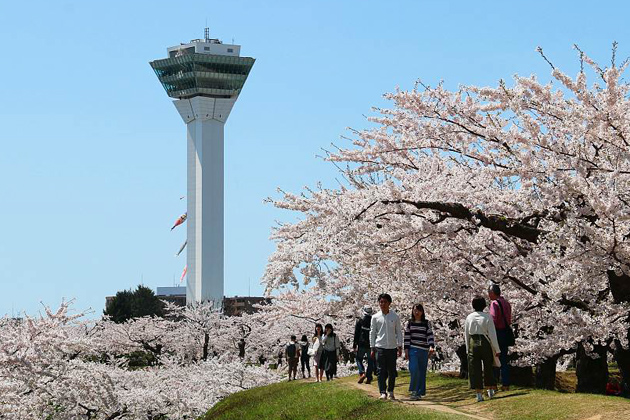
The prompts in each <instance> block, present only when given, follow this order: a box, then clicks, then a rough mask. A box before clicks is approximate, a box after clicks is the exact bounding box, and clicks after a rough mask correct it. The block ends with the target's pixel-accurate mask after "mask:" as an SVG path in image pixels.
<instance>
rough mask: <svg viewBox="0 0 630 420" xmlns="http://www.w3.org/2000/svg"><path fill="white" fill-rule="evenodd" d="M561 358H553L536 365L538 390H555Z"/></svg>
mask: <svg viewBox="0 0 630 420" xmlns="http://www.w3.org/2000/svg"><path fill="white" fill-rule="evenodd" d="M558 357H559V356H553V357H550V358H548V359H547V360H545V361H544V362H542V363H540V364H538V365H536V383H535V385H536V388H541V389H555V387H556V365H557V363H558Z"/></svg>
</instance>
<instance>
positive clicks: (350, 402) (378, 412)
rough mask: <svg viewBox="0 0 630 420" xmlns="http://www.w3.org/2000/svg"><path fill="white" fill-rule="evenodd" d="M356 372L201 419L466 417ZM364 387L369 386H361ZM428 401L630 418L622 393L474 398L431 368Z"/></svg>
mask: <svg viewBox="0 0 630 420" xmlns="http://www.w3.org/2000/svg"><path fill="white" fill-rule="evenodd" d="M355 380H356V376H352V377H349V378H343V379H339V380H335V381H333V382H323V383H314V382H306V381H296V382H282V383H278V384H274V385H270V386H266V387H261V388H254V389H250V390H247V391H243V392H239V393H237V394H233V395H231V396H230V397H228V398H226V399H225V400H223V401H221V402H220V403H218V404H217V405H215V406H214V407H213V408H212V409H211V410H210V411H209V412H208V413H207V414H206V415H205V416H204V417H202V419H204V420H210V419H213V420H248V419H256V420H266V419H281V420H292V419H295V420H297V419H300V420H301V419H304V420H315V419H317V420H319V419H343V420H355V419H356V420H371V419H375V420H376V419H379V420H386V419H415V420H422V419H436V420H437V419H444V420H446V419H457V420H463V419H466V418H468V417H465V416H460V415H455V414H447V413H440V412H436V411H433V410H429V409H427V408H422V407H418V406H413V405H410V404H400V403H396V402H391V401H379V400H377V399H375V398H374V397H371V396H369V395H368V393H366V392H363V391H361V390H359V389H356V388H355V387H354V386H352V382H354V381H355ZM408 384H409V375H408V374H407V373H406V372H401V374H400V376H399V377H398V379H397V382H396V391H395V392H396V394H397V396H398V397H399V398H403V399H404V398H405V397H406V396H407V392H406V390H407V387H408ZM362 387H365V388H366V389H369V387H374V388H373V389H376V383H375V382H374V383H373V384H372V385H362ZM426 399H427V400H430V401H432V402H435V403H438V404H442V405H445V406H448V407H451V408H454V409H456V410H458V411H460V412H464V413H469V414H474V415H477V416H482V417H485V418H488V419H495V420H508V419H509V420H546V419H549V420H552V419H553V420H556V419H557V420H586V419H589V420H591V419H592V420H596V419H597V420H600V419H601V420H606V419H614V420H617V419H630V401H628V400H626V399H623V398H620V397H607V396H603V395H591V394H574V393H567V392H557V391H543V390H532V389H528V388H519V387H515V388H512V389H511V390H510V391H507V392H499V393H498V394H497V396H496V397H495V398H494V399H492V400H486V401H484V402H482V403H477V402H475V400H474V395H473V392H472V391H471V390H470V389H468V382H467V381H465V380H461V379H459V378H456V377H451V376H444V375H439V374H433V373H430V374H429V376H428V379H427V396H426Z"/></svg>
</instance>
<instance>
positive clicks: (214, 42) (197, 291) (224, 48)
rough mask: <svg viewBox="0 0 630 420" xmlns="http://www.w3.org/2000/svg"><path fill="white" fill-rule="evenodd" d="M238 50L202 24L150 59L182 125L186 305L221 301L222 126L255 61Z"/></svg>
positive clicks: (218, 303) (222, 255) (222, 233)
mask: <svg viewBox="0 0 630 420" xmlns="http://www.w3.org/2000/svg"><path fill="white" fill-rule="evenodd" d="M240 50H241V47H240V45H233V44H223V43H222V42H221V41H220V40H218V39H211V38H209V36H208V29H207V28H206V31H205V37H204V39H194V40H192V41H190V42H189V43H186V44H180V45H178V46H174V47H170V48H167V54H168V57H167V58H164V59H160V60H155V61H152V62H151V63H150V64H151V67H152V68H153V70H154V71H155V74H156V75H157V77H158V79H159V81H160V83H161V84H162V86H163V87H164V90H166V93H167V94H168V96H169V97H171V98H173V99H174V101H173V103H174V105H175V108H177V111H178V112H179V115H180V116H181V117H182V120H184V123H185V124H186V131H187V195H186V198H187V210H188V219H187V223H188V226H187V231H186V233H187V237H188V249H187V253H186V259H187V265H188V270H187V278H186V302H187V303H189V304H190V303H196V302H202V301H213V302H214V303H215V305H217V306H219V305H220V304H221V302H222V300H223V287H224V284H223V282H224V279H223V257H224V251H223V243H224V240H223V236H224V230H223V219H224V217H223V212H224V210H223V200H224V174H223V172H224V163H223V162H224V159H223V154H224V144H223V143H224V126H225V122H226V121H227V119H228V117H229V115H230V112H231V111H232V107H233V106H234V103H235V102H236V99H237V98H238V96H239V94H240V92H241V90H242V89H243V85H244V84H245V81H246V80H247V76H248V75H249V72H250V70H251V68H252V66H253V65H254V61H255V60H254V59H253V58H251V57H241V56H240Z"/></svg>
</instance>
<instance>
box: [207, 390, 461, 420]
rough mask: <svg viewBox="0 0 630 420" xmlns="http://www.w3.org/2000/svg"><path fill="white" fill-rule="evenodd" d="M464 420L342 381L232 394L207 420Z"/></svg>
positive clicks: (213, 409)
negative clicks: (380, 397)
mask: <svg viewBox="0 0 630 420" xmlns="http://www.w3.org/2000/svg"><path fill="white" fill-rule="evenodd" d="M463 418H464V417H461V416H451V415H447V414H442V413H435V412H433V411H428V410H424V409H420V408H416V407H410V406H406V405H402V404H392V403H390V402H388V401H379V400H377V399H375V398H371V397H369V396H367V395H366V394H365V393H364V392H362V391H360V390H356V389H352V388H349V387H348V386H347V385H344V384H343V383H342V381H333V382H323V383H314V382H304V381H297V382H282V383H278V384H273V385H269V386H265V387H260V388H254V389H250V390H247V391H243V392H239V393H237V394H233V395H231V396H229V397H228V398H226V399H225V400H223V401H221V402H219V403H218V404H217V405H215V406H214V407H213V408H212V409H211V410H210V411H208V412H207V413H206V415H205V416H204V417H202V419H204V420H210V419H212V420H249V419H256V420H272V419H274V420H275V419H278V420H298V419H299V420H315V419H317V420H320V419H331V420H332V419H344V420H377V419H379V420H387V419H392V420H393V419H400V420H412V419H413V420H461V419H463Z"/></svg>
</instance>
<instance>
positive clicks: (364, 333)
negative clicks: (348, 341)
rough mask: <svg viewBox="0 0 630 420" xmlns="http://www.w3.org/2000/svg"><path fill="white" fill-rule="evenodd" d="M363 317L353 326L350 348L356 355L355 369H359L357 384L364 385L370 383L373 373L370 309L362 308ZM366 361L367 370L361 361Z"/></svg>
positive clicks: (366, 306)
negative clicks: (352, 338)
mask: <svg viewBox="0 0 630 420" xmlns="http://www.w3.org/2000/svg"><path fill="white" fill-rule="evenodd" d="M361 312H362V315H363V317H362V318H360V319H359V320H357V323H356V325H355V326H354V341H353V344H352V347H353V348H354V351H355V352H356V354H357V367H358V368H359V383H360V384H362V383H363V381H365V383H366V384H369V383H371V382H372V373H373V372H374V359H373V358H372V357H371V355H370V325H371V324H372V307H371V306H369V305H365V306H363V309H362V311H361ZM364 359H367V369H366V368H365V366H364V364H363V360H364Z"/></svg>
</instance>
